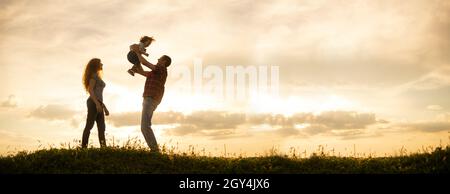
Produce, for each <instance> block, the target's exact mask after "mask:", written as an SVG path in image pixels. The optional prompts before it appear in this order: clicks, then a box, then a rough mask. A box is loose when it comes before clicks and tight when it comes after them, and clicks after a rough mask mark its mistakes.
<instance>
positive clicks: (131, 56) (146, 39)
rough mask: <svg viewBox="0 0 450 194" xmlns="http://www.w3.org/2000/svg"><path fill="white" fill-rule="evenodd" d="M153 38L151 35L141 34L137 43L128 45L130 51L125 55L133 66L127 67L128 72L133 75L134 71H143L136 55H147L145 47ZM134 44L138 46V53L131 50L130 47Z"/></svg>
mask: <svg viewBox="0 0 450 194" xmlns="http://www.w3.org/2000/svg"><path fill="white" fill-rule="evenodd" d="M154 40H155V39H153V37H148V36H143V37H142V38H141V40H140V41H139V44H132V45H130V51H129V52H128V55H127V59H128V61H129V62H130V63H132V64H133V67H131V69H128V73H129V74H130V75H132V76H134V73H136V71H143V69H142V66H141V63H140V62H139V57H138V55H141V54H143V55H145V56H147V57H148V53H147V52H146V51H147V50H146V49H145V48H147V47H148V46H150V44H152V42H153V41H154ZM134 45H138V46H139V53H136V52H134V51H133V50H131V47H132V46H134Z"/></svg>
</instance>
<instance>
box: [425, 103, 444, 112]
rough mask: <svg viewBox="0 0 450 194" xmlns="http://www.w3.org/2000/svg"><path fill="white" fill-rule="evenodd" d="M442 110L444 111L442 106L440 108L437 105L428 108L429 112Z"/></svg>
mask: <svg viewBox="0 0 450 194" xmlns="http://www.w3.org/2000/svg"><path fill="white" fill-rule="evenodd" d="M442 109H443V108H442V106H439V105H436V104H433V105H428V106H427V110H431V111H439V110H442Z"/></svg>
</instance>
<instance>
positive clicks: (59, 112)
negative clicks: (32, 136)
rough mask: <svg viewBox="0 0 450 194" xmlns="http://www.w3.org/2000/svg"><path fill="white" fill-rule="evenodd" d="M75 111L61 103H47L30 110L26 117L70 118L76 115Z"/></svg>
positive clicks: (45, 118) (46, 118)
mask: <svg viewBox="0 0 450 194" xmlns="http://www.w3.org/2000/svg"><path fill="white" fill-rule="evenodd" d="M76 113H77V112H76V111H74V110H72V109H70V108H68V107H67V105H62V104H49V105H45V106H40V107H38V108H36V109H35V110H33V111H31V112H30V114H29V115H28V117H34V118H39V119H44V120H50V121H51V120H70V119H72V118H73V117H74V116H75V115H76Z"/></svg>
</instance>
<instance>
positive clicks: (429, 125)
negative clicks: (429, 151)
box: [400, 121, 450, 132]
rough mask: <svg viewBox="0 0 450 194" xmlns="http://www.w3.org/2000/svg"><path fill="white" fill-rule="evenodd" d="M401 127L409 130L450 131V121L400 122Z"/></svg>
mask: <svg viewBox="0 0 450 194" xmlns="http://www.w3.org/2000/svg"><path fill="white" fill-rule="evenodd" d="M400 126H401V127H403V128H406V129H408V130H417V131H423V132H440V131H450V121H426V122H414V123H407V124H400Z"/></svg>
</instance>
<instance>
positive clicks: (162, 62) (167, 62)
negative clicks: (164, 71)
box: [157, 55, 172, 67]
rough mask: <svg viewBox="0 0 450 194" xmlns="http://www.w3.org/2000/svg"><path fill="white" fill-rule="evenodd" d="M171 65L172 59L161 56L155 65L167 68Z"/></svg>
mask: <svg viewBox="0 0 450 194" xmlns="http://www.w3.org/2000/svg"><path fill="white" fill-rule="evenodd" d="M171 63H172V59H171V58H170V57H169V56H167V55H163V56H161V57H160V58H159V59H158V63H157V65H162V66H165V67H169V66H170V64H171Z"/></svg>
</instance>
